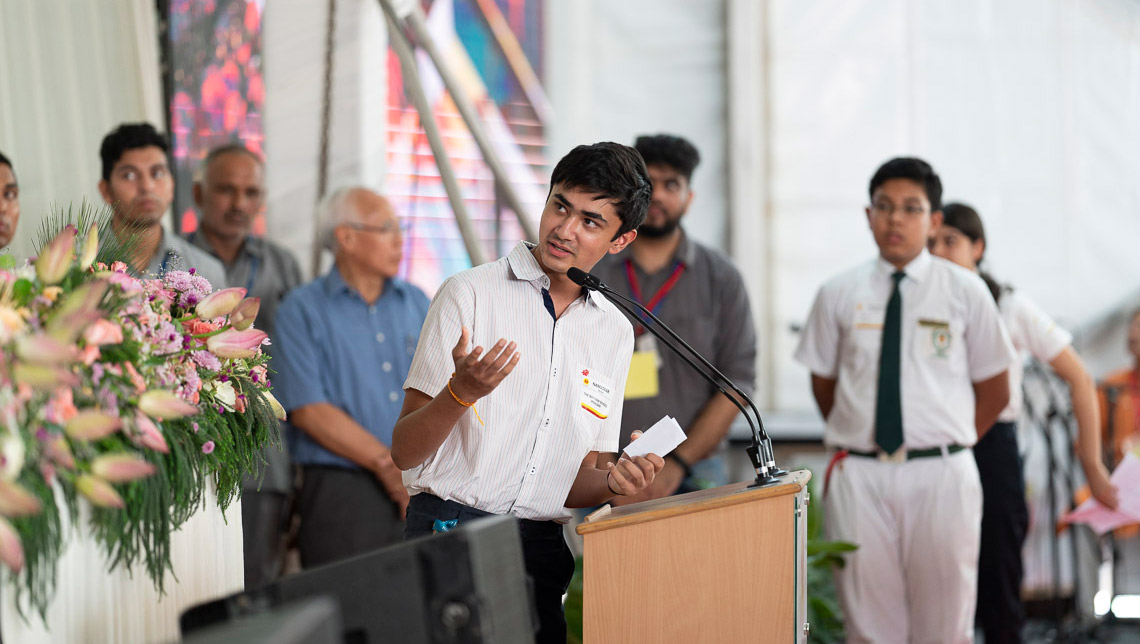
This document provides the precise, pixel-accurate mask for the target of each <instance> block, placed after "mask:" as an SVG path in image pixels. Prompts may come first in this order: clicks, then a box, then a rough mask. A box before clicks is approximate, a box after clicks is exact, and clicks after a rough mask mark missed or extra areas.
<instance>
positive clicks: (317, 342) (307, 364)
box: [273, 188, 428, 568]
mask: <svg viewBox="0 0 1140 644" xmlns="http://www.w3.org/2000/svg"><path fill="white" fill-rule="evenodd" d="M320 221H321V223H320V234H321V243H322V244H323V245H324V246H326V247H327V248H329V249H330V250H332V252H333V254H334V257H335V264H334V266H333V267H332V268H331V269H330V270H329V272H328V273H326V274H325V275H324V276H323V277H320V278H318V279H316V280H314V281H313V282H310V283H309V284H306V285H304V286H301V287H299V288H297V289H295V290H294V291H293V292H292V293H290V294H289V295H288V296H287V297H286V298H285V300H284V301H283V302H282V303H281V307H280V308H279V309H278V312H277V336H276V338H274V344H275V345H276V353H275V355H274V360H273V363H274V364H273V367H274V368H275V369H276V370H277V375H276V377H275V378H274V385H275V389H274V390H275V392H276V393H277V395H278V397H279V398H280V400H281V403H282V404H283V405H284V406H285V409H286V410H288V412H289V423H290V428H289V431H288V432H287V434H286V436H287V440H288V442H289V447H290V453H291V456H292V458H293V462H294V463H296V464H298V465H299V466H301V469H302V475H303V482H302V485H301V490H300V493H299V495H298V512H299V514H300V517H301V532H300V535H299V549H300V553H301V565H302V566H304V567H306V568H310V567H313V566H319V565H322V564H325V563H329V562H332V561H336V560H339V559H344V558H346V557H351V556H353V555H356V554H360V553H362V552H367V551H369V550H374V549H376V548H380V547H382V546H385V545H387V544H390V543H396V542H398V541H400V540H401V539H402V537H403V516H404V511H405V509H406V508H407V505H408V494H407V492H406V491H405V489H404V484H403V481H402V480H401V475H400V471H399V469H397V468H396V466H395V465H394V464H393V463H392V458H391V455H390V451H389V448H390V446H391V444H392V428H393V426H394V425H395V424H396V419H397V418H398V417H399V414H400V408H401V406H402V405H403V401H404V391H403V384H404V378H405V377H406V376H407V373H408V368H409V366H410V365H411V362H412V355H413V354H414V353H415V348H416V343H417V341H418V340H419V333H420V327H421V326H423V321H424V316H425V315H426V314H427V309H428V298H427V296H426V295H424V293H423V291H421V290H420V289H418V288H416V287H415V286H412V285H411V284H409V283H407V282H405V281H403V280H401V279H399V278H397V277H396V275H397V273H398V271H399V266H400V258H401V254H402V246H403V237H402V235H401V233H400V222H399V220H398V219H397V218H396V213H395V211H394V210H393V208H392V206H391V204H390V203H388V200H387V199H385V198H383V197H381V196H380V195H378V194H376V193H374V192H372V191H370V190H367V189H365V188H346V189H342V190H338V191H337V192H335V193H333V194H332V195H330V196H329V197H328V198H327V199H326V200H325V201H324V203H323V204H322V205H321V213H320Z"/></svg>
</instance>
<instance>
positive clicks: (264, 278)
mask: <svg viewBox="0 0 1140 644" xmlns="http://www.w3.org/2000/svg"><path fill="white" fill-rule="evenodd" d="M194 203H196V204H197V205H198V213H199V214H200V216H201V219H200V221H199V222H198V230H196V231H194V232H193V233H191V234H190V236H189V238H188V239H189V240H190V241H191V242H192V243H193V244H194V245H195V246H197V247H198V248H200V249H202V250H204V251H206V252H207V253H210V254H211V255H212V256H214V257H216V258H217V259H218V260H219V261H221V263H222V266H223V267H224V268H225V272H226V286H232V287H242V288H245V290H246V295H247V296H249V297H256V298H260V300H261V309H260V310H259V311H258V314H257V320H256V322H255V325H256V326H257V328H259V329H261V330H262V331H265V332H266V333H268V334H269V338H270V339H271V340H275V339H276V338H277V333H276V330H275V329H274V325H273V321H274V317H275V316H276V314H277V306H278V304H280V303H281V300H282V298H284V297H285V295H286V294H287V293H288V292H289V291H291V290H293V289H294V288H295V287H297V286H299V285H300V284H301V281H302V280H301V268H300V266H299V265H298V264H297V260H296V259H295V258H294V257H293V255H292V254H291V253H290V252H289V251H288V250H286V249H285V248H284V247H282V246H280V245H278V244H275V243H273V242H271V241H269V240H268V239H264V238H261V237H256V236H254V235H253V234H252V229H253V220H254V219H255V218H256V217H257V216H258V215H259V214H262V213H263V212H264V210H265V165H264V163H263V162H262V160H261V158H260V157H259V156H257V155H256V154H255V153H254V152H252V151H251V150H250V149H249V148H246V147H245V146H244V145H242V144H241V143H228V144H226V145H222V146H219V147H216V148H214V149H212V150H210V152H209V153H208V154H207V155H206V158H205V159H204V160H203V161H202V166H201V170H200V176H199V179H198V181H196V182H195V183H194ZM266 352H267V353H269V354H270V356H272V355H273V353H274V352H275V346H273V345H270V346H268V347H266ZM270 366H271V367H274V368H275V367H276V366H275V365H273V364H271V365H270ZM262 456H263V457H264V458H265V459H266V464H267V465H266V467H265V469H264V470H263V471H260V472H258V473H256V474H252V475H250V476H249V477H248V478H247V479H246V481H245V486H244V489H243V491H242V503H241V514H242V530H243V535H244V539H245V585H246V588H256V587H258V586H261V585H263V584H266V583H269V582H271V581H273V580H275V579H276V578H277V577H278V576H279V575H280V572H281V567H282V560H283V557H284V545H285V544H284V535H285V532H286V531H287V530H288V520H289V505H288V500H289V494H290V493H291V492H292V490H293V477H292V473H291V469H290V466H289V456H288V454H287V453H286V452H285V450H283V449H280V448H274V447H269V448H266V449H265V451H264V452H263V453H262Z"/></svg>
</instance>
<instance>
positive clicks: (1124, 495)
mask: <svg viewBox="0 0 1140 644" xmlns="http://www.w3.org/2000/svg"><path fill="white" fill-rule="evenodd" d="M1111 480H1112V483H1113V485H1115V486H1116V489H1117V490H1119V493H1120V505H1119V506H1118V507H1117V509H1116V510H1111V509H1109V508H1106V507H1105V506H1103V505H1101V503H1100V502H1099V501H1097V500H1096V499H1095V498H1089V499H1088V500H1086V501H1085V502H1084V503H1082V504H1080V506H1078V507H1077V508H1076V509H1075V510H1073V511H1072V512H1069V513H1068V514H1066V515H1065V516H1063V517H1061V522H1062V523H1084V524H1086V525H1088V526H1089V527H1090V528H1092V530H1093V531H1094V532H1096V533H1097V534H1104V533H1106V532H1108V531H1109V530H1115V529H1116V528H1119V527H1120V526H1124V525H1129V524H1133V523H1140V459H1138V458H1136V455H1135V454H1133V453H1132V452H1128V453H1126V454H1125V456H1124V460H1123V461H1121V462H1120V465H1118V466H1117V468H1116V470H1115V471H1113V473H1112V478H1111Z"/></svg>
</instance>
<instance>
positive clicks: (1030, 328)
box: [998, 290, 1073, 422]
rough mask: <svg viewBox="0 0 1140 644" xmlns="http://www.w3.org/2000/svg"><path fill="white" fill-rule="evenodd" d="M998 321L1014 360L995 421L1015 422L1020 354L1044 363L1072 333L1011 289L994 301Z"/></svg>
mask: <svg viewBox="0 0 1140 644" xmlns="http://www.w3.org/2000/svg"><path fill="white" fill-rule="evenodd" d="M998 309H999V310H1000V311H1001V319H1002V322H1004V323H1005V328H1006V330H1007V331H1008V332H1009V339H1010V340H1011V341H1012V342H1013V348H1014V349H1016V350H1017V351H1018V354H1019V356H1018V359H1017V360H1014V362H1013V365H1012V366H1011V367H1010V368H1009V405H1007V406H1006V408H1005V409H1003V410H1002V412H1001V415H1000V416H998V420H999V421H1004V422H1017V419H1019V418H1021V405H1022V400H1023V396H1022V393H1023V392H1022V391H1021V382H1022V379H1023V376H1024V367H1023V361H1022V360H1021V355H1020V354H1023V353H1025V352H1029V354H1030V355H1032V356H1033V357H1034V358H1037V360H1038V361H1040V362H1044V363H1046V364H1048V363H1049V362H1052V361H1053V359H1054V358H1056V357H1057V356H1058V355H1060V354H1061V352H1062V351H1064V350H1065V347H1067V346H1069V345H1070V344H1072V342H1073V335H1072V334H1071V333H1069V332H1068V331H1066V330H1065V329H1062V328H1061V327H1059V326H1057V323H1056V322H1054V321H1053V318H1051V317H1049V316H1048V315H1046V314H1045V312H1044V311H1042V310H1041V309H1040V308H1038V306H1037V305H1036V304H1034V303H1033V301H1032V300H1030V299H1029V298H1027V297H1025V296H1024V295H1022V294H1021V293H1019V292H1017V291H1013V290H1004V291H1003V292H1002V296H1001V299H1000V300H998Z"/></svg>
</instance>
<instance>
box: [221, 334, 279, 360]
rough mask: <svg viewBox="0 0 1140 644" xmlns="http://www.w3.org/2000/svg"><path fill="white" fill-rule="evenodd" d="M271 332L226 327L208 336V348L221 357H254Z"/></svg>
mask: <svg viewBox="0 0 1140 644" xmlns="http://www.w3.org/2000/svg"><path fill="white" fill-rule="evenodd" d="M268 337H269V334H267V333H266V332H265V331H260V330H258V329H246V330H245V331H238V330H236V329H226V330H225V331H222V332H221V333H219V334H218V335H212V336H210V337H208V338H206V348H207V349H209V350H210V353H213V354H214V355H216V356H218V357H219V358H252V357H253V356H255V355H257V348H258V347H260V346H261V343H262V342H263V341H264V340H265V338H268Z"/></svg>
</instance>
